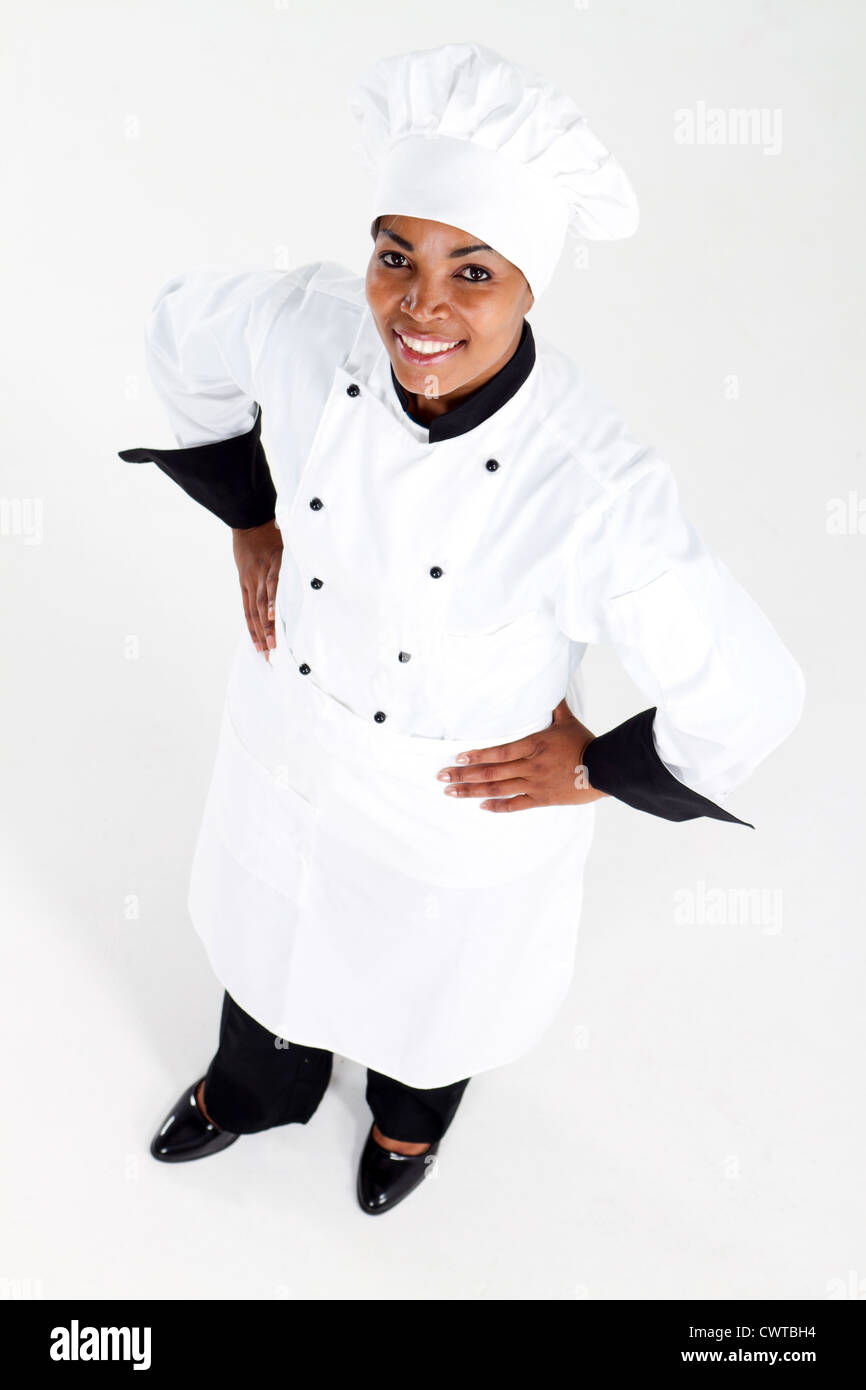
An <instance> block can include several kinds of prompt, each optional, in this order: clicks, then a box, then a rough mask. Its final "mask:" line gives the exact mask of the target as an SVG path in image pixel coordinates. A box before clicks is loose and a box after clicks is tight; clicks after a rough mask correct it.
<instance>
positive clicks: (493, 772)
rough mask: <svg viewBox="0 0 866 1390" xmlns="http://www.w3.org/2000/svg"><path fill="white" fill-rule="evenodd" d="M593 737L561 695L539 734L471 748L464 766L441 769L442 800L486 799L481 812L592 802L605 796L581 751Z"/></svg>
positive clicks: (439, 775)
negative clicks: (593, 780)
mask: <svg viewBox="0 0 866 1390" xmlns="http://www.w3.org/2000/svg"><path fill="white" fill-rule="evenodd" d="M594 737H595V735H594V734H592V733H591V732H590V730H589V729H588V728H587V727H586V725H585V724H581V722H580V720H579V719H575V717H574V715H573V714H572V712H571V710H570V709H569V708H568V705H567V704H566V701H565V697H563V698H562V700H560V702H559V704H558V705H557V706H556V709H555V710H554V711H553V723H552V724H550V725H548V727H547V728H546V729H539V731H538V733H535V734H527V735H526V736H525V737H524V738H519V739H516V740H515V741H514V742H513V743H500V744H497V745H496V746H494V747H493V748H473V749H471V750H467V751H466V753H465V754H464V755H463V756H465V758H466V765H465V766H463V767H458V766H452V767H446V768H443V769H442V771H441V772H439V773H437V776H438V777H439V779H440V780H441V781H443V782H448V783H449V785H448V786H447V787H446V788H445V794H446V795H447V796H485V797H492V798H494V799H493V800H489V801H483V802H482V803H481V809H482V810H483V811H526V810H529V808H530V807H531V806H575V805H581V804H582V803H583V802H586V801H597V800H598V798H599V797H601V796H607V792H601V791H597V790H596V788H595V787H592V786H590V783H589V778H588V776H587V772H586V768H585V767H584V765H583V754H584V750H585V748H586V747H587V745H588V744H589V743H590V741H591V740H592V739H593V738H594Z"/></svg>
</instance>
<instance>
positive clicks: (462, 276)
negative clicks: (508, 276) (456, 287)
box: [457, 265, 492, 285]
mask: <svg viewBox="0 0 866 1390" xmlns="http://www.w3.org/2000/svg"><path fill="white" fill-rule="evenodd" d="M466 270H468V271H473V272H474V271H476V270H477V271H479V273H480V274H481V277H482V278H481V279H480V280H477V279H476V278H475V276H474V274H473V275H471V276H470V275H465V274H464V271H466ZM457 278H458V280H469V281H470V283H471V284H475V285H480V284H483V282H484V280H490V279H492V276H491V274H490V271H489V270H488V269H487V267H486V266H483V265H467V266H464V268H463V270H461V272H460V274H459V275H458V277H457Z"/></svg>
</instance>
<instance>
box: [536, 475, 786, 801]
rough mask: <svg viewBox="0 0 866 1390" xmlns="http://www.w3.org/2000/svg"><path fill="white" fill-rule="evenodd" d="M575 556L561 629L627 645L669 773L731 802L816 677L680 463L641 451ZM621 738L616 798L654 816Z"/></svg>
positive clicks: (586, 525)
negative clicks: (703, 515)
mask: <svg viewBox="0 0 866 1390" xmlns="http://www.w3.org/2000/svg"><path fill="white" fill-rule="evenodd" d="M566 553H567V560H566V565H565V573H564V577H563V581H562V584H561V587H560V590H559V592H558V595H557V605H556V612H557V619H558V622H559V625H560V626H561V628H562V630H563V631H565V632H566V633H568V635H569V637H571V638H572V639H574V640H576V641H582V642H606V643H610V644H611V645H612V646H613V647H614V648H615V650H616V652H617V654H618V656H619V659H620V661H621V662H622V665H623V666H624V668H625V670H626V671H627V672H628V674H629V675H630V676H631V678H632V679H633V680H634V682H635V684H636V685H637V686H638V687H639V689H640V690H641V691H643V693H644V694H645V695H646V697H647V698H648V699H649V700H651V701H652V702H653V705H654V706H655V711H654V718H652V713H653V711H645V712H644V713H645V714H647V715H649V716H650V718H649V720H648V721H645V728H647V729H649V730H650V731H651V737H652V745H651V746H650V747H651V748H654V750H655V753H656V754H657V757H658V759H659V760H660V761H661V763H662V764H663V766H664V768H665V769H666V771H667V773H669V774H670V775H671V776H672V777H673V778H675V779H677V782H678V783H681V784H683V785H684V787H686V788H691V789H692V790H693V791H694V792H696V793H698V795H699V796H700V797H706V798H711V799H715V798H718V797H724V796H726V795H727V793H729V792H730V791H731V790H733V789H734V788H735V787H738V786H739V785H740V784H741V783H742V782H743V781H744V780H745V779H746V778H747V777H748V776H749V774H750V773H751V772H752V770H753V769H754V768H755V767H756V766H757V764H758V763H759V762H761V760H762V759H763V758H765V757H766V756H767V754H768V753H770V752H771V751H772V750H773V749H774V748H775V747H777V745H778V744H780V743H781V742H782V741H783V740H784V739H785V738H786V737H787V736H788V735H789V734H790V733H791V731H792V730H793V729H794V727H795V726H796V724H797V722H798V720H799V718H800V715H801V712H802V709H803V702H804V695H805V682H804V678H803V673H802V671H801V669H800V667H799V666H798V665H797V663H796V661H795V660H794V658H793V656H792V655H791V653H790V652H789V651H788V649H787V648H786V647H785V645H784V644H783V642H782V641H781V639H780V638H779V636H778V634H777V633H776V631H775V630H774V628H773V627H772V625H771V623H770V622H769V620H768V618H767V617H766V615H765V614H764V613H763V612H762V610H761V609H760V608H759V607H758V605H757V603H755V601H754V600H753V599H752V598H751V597H750V596H749V594H747V593H746V591H745V590H744V589H743V587H742V586H741V585H740V584H739V583H738V581H737V580H736V579H735V578H734V577H733V575H732V574H731V573H730V572H729V570H728V569H727V567H726V565H725V564H724V563H723V562H722V561H721V560H720V559H719V558H718V557H717V556H715V555H713V554H711V553H710V552H709V551H708V550H707V549H706V547H705V546H704V544H703V542H702V540H701V538H700V536H699V534H698V532H697V531H696V529H695V527H694V526H693V525H692V524H691V522H690V521H689V519H688V518H687V517H686V516H685V515H684V513H683V511H682V509H681V507H680V505H679V500H678V495H677V488H676V484H675V481H674V479H673V476H672V474H671V471H670V469H669V467H668V465H667V464H666V463H664V462H663V461H662V460H660V459H659V458H658V457H657V456H656V455H655V454H654V452H653V451H651V450H647V449H645V450H641V451H640V452H639V454H638V455H636V456H635V458H634V460H633V464H632V466H631V467H630V468H626V469H625V470H624V472H623V474H622V475H621V478H620V483H619V485H618V486H617V487H615V488H613V489H610V490H609V491H608V492H606V493H605V495H604V496H603V497H601V498H599V499H598V500H597V501H596V502H595V503H594V504H593V505H592V506H590V508H588V510H587V511H586V512H585V513H584V514H583V515H582V516H580V517H578V518H577V519H576V521H575V523H574V526H573V530H572V533H571V535H570V537H569V542H568V546H567V552H566ZM629 723H630V724H632V723H633V721H629ZM619 727H620V729H623V728H624V727H625V726H619ZM632 732H633V730H632ZM612 735H614V737H612ZM615 735H616V731H611V734H607V735H603V736H602V738H601V739H597V740H596V741H595V742H596V744H597V745H600V746H599V747H598V750H597V751H598V761H599V764H600V765H601V763H602V762H604V765H605V768H606V771H607V773H608V775H610V776H611V779H612V781H613V782H614V783H617V782H619V786H620V789H619V790H615V791H613V793H612V794H614V795H618V796H622V799H624V800H627V801H630V802H631V804H633V805H638V806H640V807H641V809H645V810H653V809H654V807H653V805H652V802H651V798H650V803H649V804H645V803H646V797H645V796H644V793H643V791H642V789H641V788H640V787H637V788H634V787H630V785H629V780H628V779H629V777H630V776H633V775H637V774H631V773H630V772H629V770H628V768H627V767H623V768H622V769H621V770H620V771H619V772H616V771H615V769H614V763H615V758H616V753H617V748H619V750H620V751H622V750H624V749H626V748H627V747H629V746H630V745H629V740H628V739H625V740H620V741H619V742H618V740H617V738H616V737H615ZM605 738H606V739H607V740H608V743H607V744H604V742H603V740H604V739H605ZM592 749H593V744H592V743H590V745H589V746H588V750H587V755H586V759H585V761H586V765H587V768H588V769H589V768H590V765H591V764H590V756H589V754H590V751H591V750H592ZM644 765H645V768H646V767H647V766H648V764H647V760H646V759H644ZM590 780H591V781H593V778H592V775H591V774H590ZM593 785H595V782H594V781H593ZM674 786H675V784H673V783H672V784H671V788H673V787H674ZM623 788H624V789H625V795H623V791H622V789H623ZM600 789H601V790H607V788H605V787H601V788H600ZM630 792H634V798H633V797H632V796H631V795H630ZM676 799H677V798H676V795H674V801H676ZM683 804H685V801H684V802H683ZM656 814H662V815H665V814H666V812H665V811H663V810H661V811H656ZM692 814H712V811H706V810H704V811H701V810H696V811H693V812H692ZM668 818H669V819H687V818H689V816H688V815H687V814H678V813H677V814H672V815H669V816H668ZM723 818H726V819H728V818H731V819H734V818H732V817H727V816H725V817H723Z"/></svg>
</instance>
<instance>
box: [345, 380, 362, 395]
mask: <svg viewBox="0 0 866 1390" xmlns="http://www.w3.org/2000/svg"><path fill="white" fill-rule="evenodd" d="M360 394H361V388H360V386H356V385H355V383H354V381H353V382H352V385H351V386H347V387H346V395H347V396H360Z"/></svg>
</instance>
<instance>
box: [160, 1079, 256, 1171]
mask: <svg viewBox="0 0 866 1390" xmlns="http://www.w3.org/2000/svg"><path fill="white" fill-rule="evenodd" d="M203 1079H204V1078H203V1077H201V1076H200V1077H199V1079H198V1081H194V1082H193V1084H192V1085H191V1086H190V1087H189V1088H188V1089H187V1090H186V1091H184V1093H183V1095H182V1096H181V1097H180V1099H179V1100H178V1101H177V1103H176V1104H175V1105H174V1106H173V1107H172V1109H171V1110H170V1111H169V1113H168V1114H167V1115H166V1117H165V1119H164V1120H163V1122H162V1124H161V1125H160V1127H159V1129H158V1130H157V1132H156V1134H155V1135H154V1136H153V1139H152V1140H151V1143H150V1152H151V1153H152V1154H153V1157H154V1158H158V1159H159V1160H160V1162H161V1163H187V1162H188V1161H189V1160H190V1159H192V1158H206V1157H207V1155H208V1154H215V1153H219V1151H220V1149H227V1148H228V1146H229V1144H233V1143H234V1142H235V1140H236V1139H239V1138H240V1135H238V1134H231V1133H230V1132H229V1131H228V1130H227V1129H217V1127H216V1125H213V1124H211V1122H210V1120H209V1119H208V1118H207V1117H206V1116H205V1115H203V1114H202V1112H201V1111H200V1110H199V1108H198V1104H197V1103H196V1098H195V1093H196V1091H197V1090H198V1088H199V1086H200V1084H201V1082H202V1080H203Z"/></svg>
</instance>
